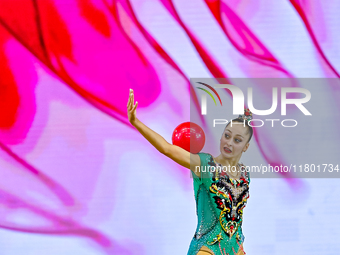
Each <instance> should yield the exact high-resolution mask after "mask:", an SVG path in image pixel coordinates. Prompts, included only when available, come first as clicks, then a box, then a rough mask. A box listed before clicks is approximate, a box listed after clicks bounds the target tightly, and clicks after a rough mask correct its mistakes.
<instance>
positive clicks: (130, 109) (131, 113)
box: [127, 89, 138, 125]
mask: <svg viewBox="0 0 340 255" xmlns="http://www.w3.org/2000/svg"><path fill="white" fill-rule="evenodd" d="M137 106H138V102H136V104H134V94H133V90H132V89H130V95H129V101H128V104H127V114H128V117H129V121H130V123H131V124H132V125H133V124H134V122H135V121H136V108H137Z"/></svg>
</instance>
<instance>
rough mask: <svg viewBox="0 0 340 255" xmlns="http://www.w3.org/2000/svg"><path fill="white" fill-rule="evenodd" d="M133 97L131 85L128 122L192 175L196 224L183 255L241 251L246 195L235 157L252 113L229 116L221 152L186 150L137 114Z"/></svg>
mask: <svg viewBox="0 0 340 255" xmlns="http://www.w3.org/2000/svg"><path fill="white" fill-rule="evenodd" d="M137 106H138V102H136V104H135V103H134V93H133V90H131V89H130V95H129V100H128V104H127V113H128V117H129V121H130V123H131V124H132V125H133V126H134V127H135V128H136V129H137V130H138V131H139V132H140V133H141V134H142V135H143V136H144V137H145V138H146V139H147V140H148V141H149V142H150V143H151V144H152V145H153V146H154V147H155V148H156V149H157V150H158V151H159V152H160V153H162V154H164V155H166V156H167V157H169V158H171V159H172V160H174V161H175V162H177V163H178V164H180V165H182V166H184V167H186V168H188V169H190V170H191V171H192V175H193V179H194V180H193V181H194V190H195V199H196V213H197V217H198V225H197V229H196V232H195V234H194V237H193V239H192V241H191V243H190V247H189V251H188V255H217V254H218V255H219V254H221V255H231V254H233V255H234V254H236V255H244V254H245V252H244V251H243V242H244V235H243V233H242V214H243V208H244V207H245V205H246V203H247V199H248V198H249V183H250V178H249V172H248V171H246V168H245V166H244V165H243V164H240V163H239V160H240V158H241V156H242V153H243V152H246V151H247V149H248V147H249V141H250V139H251V137H252V135H253V129H252V127H251V126H249V125H248V121H247V120H250V119H251V116H252V114H251V113H250V112H249V110H248V109H247V110H245V114H244V115H240V116H239V117H238V118H237V119H234V120H232V122H231V124H230V122H229V123H228V125H227V126H226V127H225V129H224V132H223V135H222V137H221V140H220V151H221V154H220V155H218V156H217V157H213V156H212V155H210V154H208V153H198V154H193V153H190V152H188V151H186V150H184V149H182V148H181V147H178V146H176V145H172V144H170V143H168V142H167V141H166V140H165V139H164V138H163V137H162V136H160V135H159V134H157V133H156V132H154V131H153V130H151V129H150V128H148V127H147V126H145V125H144V124H143V123H142V122H141V121H140V120H139V119H137V117H136V108H137Z"/></svg>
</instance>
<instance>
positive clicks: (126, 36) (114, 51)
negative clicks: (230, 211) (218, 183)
mask: <svg viewBox="0 0 340 255" xmlns="http://www.w3.org/2000/svg"><path fill="white" fill-rule="evenodd" d="M339 8H340V4H339V2H338V1H335V0H331V1H320V0H313V1H312V0H305V1H302V0H301V1H298V0H291V1H288V0H286V1H269V0H265V1H256V0H254V1H245V0H235V1H219V0H204V1H203V0H189V1H179V0H176V1H171V0H131V1H129V0H117V1H114V0H0V109H1V111H0V216H1V217H0V254H6V255H7V254H46V252H48V253H49V254H121V255H124V254H126V255H127V254H175V253H176V254H186V252H187V249H188V247H189V243H190V240H191V238H192V236H193V233H194V230H195V226H196V218H195V217H196V214H195V201H194V196H193V195H194V194H193V190H192V179H191V178H189V173H188V170H187V169H184V168H183V167H180V166H178V165H177V164H175V163H174V162H172V161H171V160H170V159H168V158H166V157H165V156H163V155H161V154H160V153H158V151H157V150H155V149H154V148H153V147H152V146H151V145H150V144H149V143H148V142H147V141H146V140H145V139H144V138H143V137H142V136H141V135H140V134H139V133H138V132H136V130H135V129H134V128H133V127H132V126H131V125H130V124H129V122H128V120H127V115H126V104H127V99H128V93H129V89H130V88H132V89H133V90H134V92H135V100H137V101H138V104H139V105H138V108H137V116H138V118H139V119H141V120H142V121H143V122H144V123H145V124H146V125H148V126H149V127H150V128H152V129H154V130H155V131H156V132H158V133H160V134H161V135H162V136H163V137H164V138H165V139H167V140H168V141H169V142H171V134H172V131H173V129H174V128H175V127H176V126H177V125H178V124H180V123H182V122H185V121H189V119H190V109H189V108H190V107H189V105H190V100H194V103H195V106H196V108H197V109H196V110H197V112H199V111H200V108H199V107H200V106H199V97H198V91H197V90H195V88H194V87H193V86H192V84H190V82H189V79H190V78H191V77H206V78H225V79H226V81H229V82H230V83H231V84H233V78H340V71H339V70H340V61H339V59H340V51H339V45H338V40H339V39H340V36H339V35H338V33H337V28H338V27H339V25H340V19H339V18H338V13H337V10H339ZM280 86H281V85H280V84H276V87H280ZM282 86H287V84H286V83H285V84H284V85H282ZM290 86H301V84H297V83H295V82H292V83H291V84H290ZM254 88H257V89H259V90H261V91H262V93H263V98H267V99H268V100H270V99H271V97H270V96H271V91H272V87H271V86H263V85H261V84H254ZM339 88H340V84H339V83H338V82H337V80H336V79H334V82H330V83H329V84H325V86H324V87H323V88H322V93H324V94H323V96H324V99H325V102H327V106H322V107H324V108H322V109H323V111H330V110H332V109H333V111H339V107H340V105H339V103H338V102H337V99H338V98H339ZM190 92H191V93H192V95H194V96H193V97H192V98H190ZM320 107H321V106H320ZM201 121H202V122H201V123H200V124H201V125H203V126H204V125H205V120H204V119H202V120H201ZM332 123H334V124H338V123H339V119H334V120H333V122H332ZM320 128H321V127H320ZM332 130H333V131H334V133H335V135H334V139H333V140H332V143H331V144H329V146H331V147H332V148H334V150H333V152H334V153H337V152H339V146H338V139H339V137H338V134H337V130H336V125H335V126H334V129H332ZM301 132H302V131H301ZM308 134H309V133H308ZM301 135H302V133H301ZM323 135H324V134H323V133H318V132H314V133H313V138H315V139H317V140H321V139H322V138H323ZM294 139H300V138H299V137H296V138H294ZM301 139H305V138H301ZM306 139H309V138H308V137H307V138H306ZM252 143H253V149H252V150H253V154H254V155H255V156H253V158H254V160H257V162H264V163H271V164H274V165H275V164H277V165H279V164H281V163H289V162H290V159H292V158H290V157H294V156H296V157H298V155H290V154H289V153H290V152H289V151H288V150H287V148H286V147H284V146H281V145H282V144H280V143H279V142H278V141H277V140H276V139H275V133H271V131H270V130H265V129H263V130H260V129H256V130H255V137H254V139H253V141H252ZM336 155H338V154H336ZM316 157H317V154H316ZM305 160H306V161H308V160H309V159H308V158H306V159H305ZM247 162H248V161H247ZM250 163H251V160H249V164H250ZM324 163H327V162H324ZM338 183H339V182H338V181H337V180H336V179H335V180H326V179H321V180H315V179H314V180H313V179H309V180H301V179H284V178H283V179H275V180H273V179H270V180H268V179H266V180H261V179H256V180H254V181H253V182H252V184H253V187H251V189H252V190H251V196H250V201H249V206H248V207H249V208H246V209H245V219H244V222H245V223H244V224H245V226H244V232H245V236H246V241H245V250H246V252H247V253H248V251H249V254H287V253H288V254H336V252H337V251H338V250H339V249H340V247H339V244H337V243H335V241H334V240H336V239H337V238H338V237H339V231H338V229H339V227H340V223H339V220H338V219H339V207H337V206H336V205H337V204H339V202H340V201H339V188H338ZM320 186H322V187H323V188H322V189H323V190H322V191H319V189H320ZM268 189H271V190H272V191H273V192H268ZM251 200H252V201H251ZM316 203H319V206H316ZM321 207H322V208H324V207H327V208H328V210H327V213H326V216H327V217H326V216H324V217H326V218H328V219H329V220H327V222H328V221H329V223H325V222H323V220H322V218H321V215H323V213H325V211H323V210H324V209H321ZM256 210H257V211H258V212H257V213H253V212H254V211H256ZM325 210H326V209H325ZM275 214H276V215H275ZM284 214H289V217H288V218H285V216H282V215H284ZM266 215H269V216H266ZM280 215H281V216H282V217H281V216H280ZM306 215H307V216H306ZM308 217H310V218H308ZM265 218H268V221H267V222H265V221H264V219H265ZM284 226H286V227H284ZM316 231H319V232H316ZM279 232H281V233H284V234H285V233H287V236H288V235H290V237H289V238H288V239H284V240H282V238H281V237H278V234H277V233H279ZM275 233H276V234H275ZM297 233H298V234H297ZM312 233H314V235H312ZM275 235H276V239H275ZM261 236H262V237H263V239H260V237H261ZM273 236H274V237H273ZM285 242H288V243H289V245H287V243H285ZM302 244H303V247H302ZM294 252H295V253H294Z"/></svg>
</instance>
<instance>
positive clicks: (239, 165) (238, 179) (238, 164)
mask: <svg viewBox="0 0 340 255" xmlns="http://www.w3.org/2000/svg"><path fill="white" fill-rule="evenodd" d="M210 156H211V158H212V159H213V161H214V163H215V165H217V164H218V165H220V166H222V164H220V163H218V162H217V161H216V160H215V158H214V157H213V155H211V154H210ZM237 166H238V167H239V168H240V167H241V164H240V163H237ZM226 174H227V176H228V178H229V179H231V180H237V181H240V180H241V178H242V171H241V175H240V177H239V178H233V177H231V176H230V175H229V174H228V172H226Z"/></svg>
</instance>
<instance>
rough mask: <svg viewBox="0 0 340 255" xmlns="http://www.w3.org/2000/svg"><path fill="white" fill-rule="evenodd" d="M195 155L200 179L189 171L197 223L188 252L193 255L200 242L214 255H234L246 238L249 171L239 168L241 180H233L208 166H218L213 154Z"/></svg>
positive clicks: (223, 172)
mask: <svg viewBox="0 0 340 255" xmlns="http://www.w3.org/2000/svg"><path fill="white" fill-rule="evenodd" d="M198 155H199V157H200V159H201V168H200V172H201V178H199V177H198V176H197V175H196V174H194V173H193V174H192V175H193V181H194V191H195V200H196V214H197V217H198V224H197V229H196V232H195V234H194V237H193V239H192V241H191V243H190V247H189V251H188V255H196V254H197V253H198V251H199V250H200V248H201V247H202V246H203V245H204V246H206V247H207V248H209V249H210V250H211V251H213V252H214V254H215V255H220V254H221V255H228V254H229V255H234V254H236V253H237V252H238V251H239V249H241V244H242V243H243V242H244V238H245V237H244V235H243V233H242V214H243V208H244V207H245V206H246V203H247V199H248V198H249V183H250V178H249V172H247V171H242V173H241V177H240V179H232V178H229V176H228V175H227V172H226V171H213V169H214V168H210V167H211V166H212V167H217V166H221V165H219V164H218V163H216V162H215V160H214V158H213V156H212V155H210V154H208V153H198ZM240 166H243V165H241V164H240ZM216 169H217V168H216ZM204 170H206V171H204ZM224 170H225V168H224Z"/></svg>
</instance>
